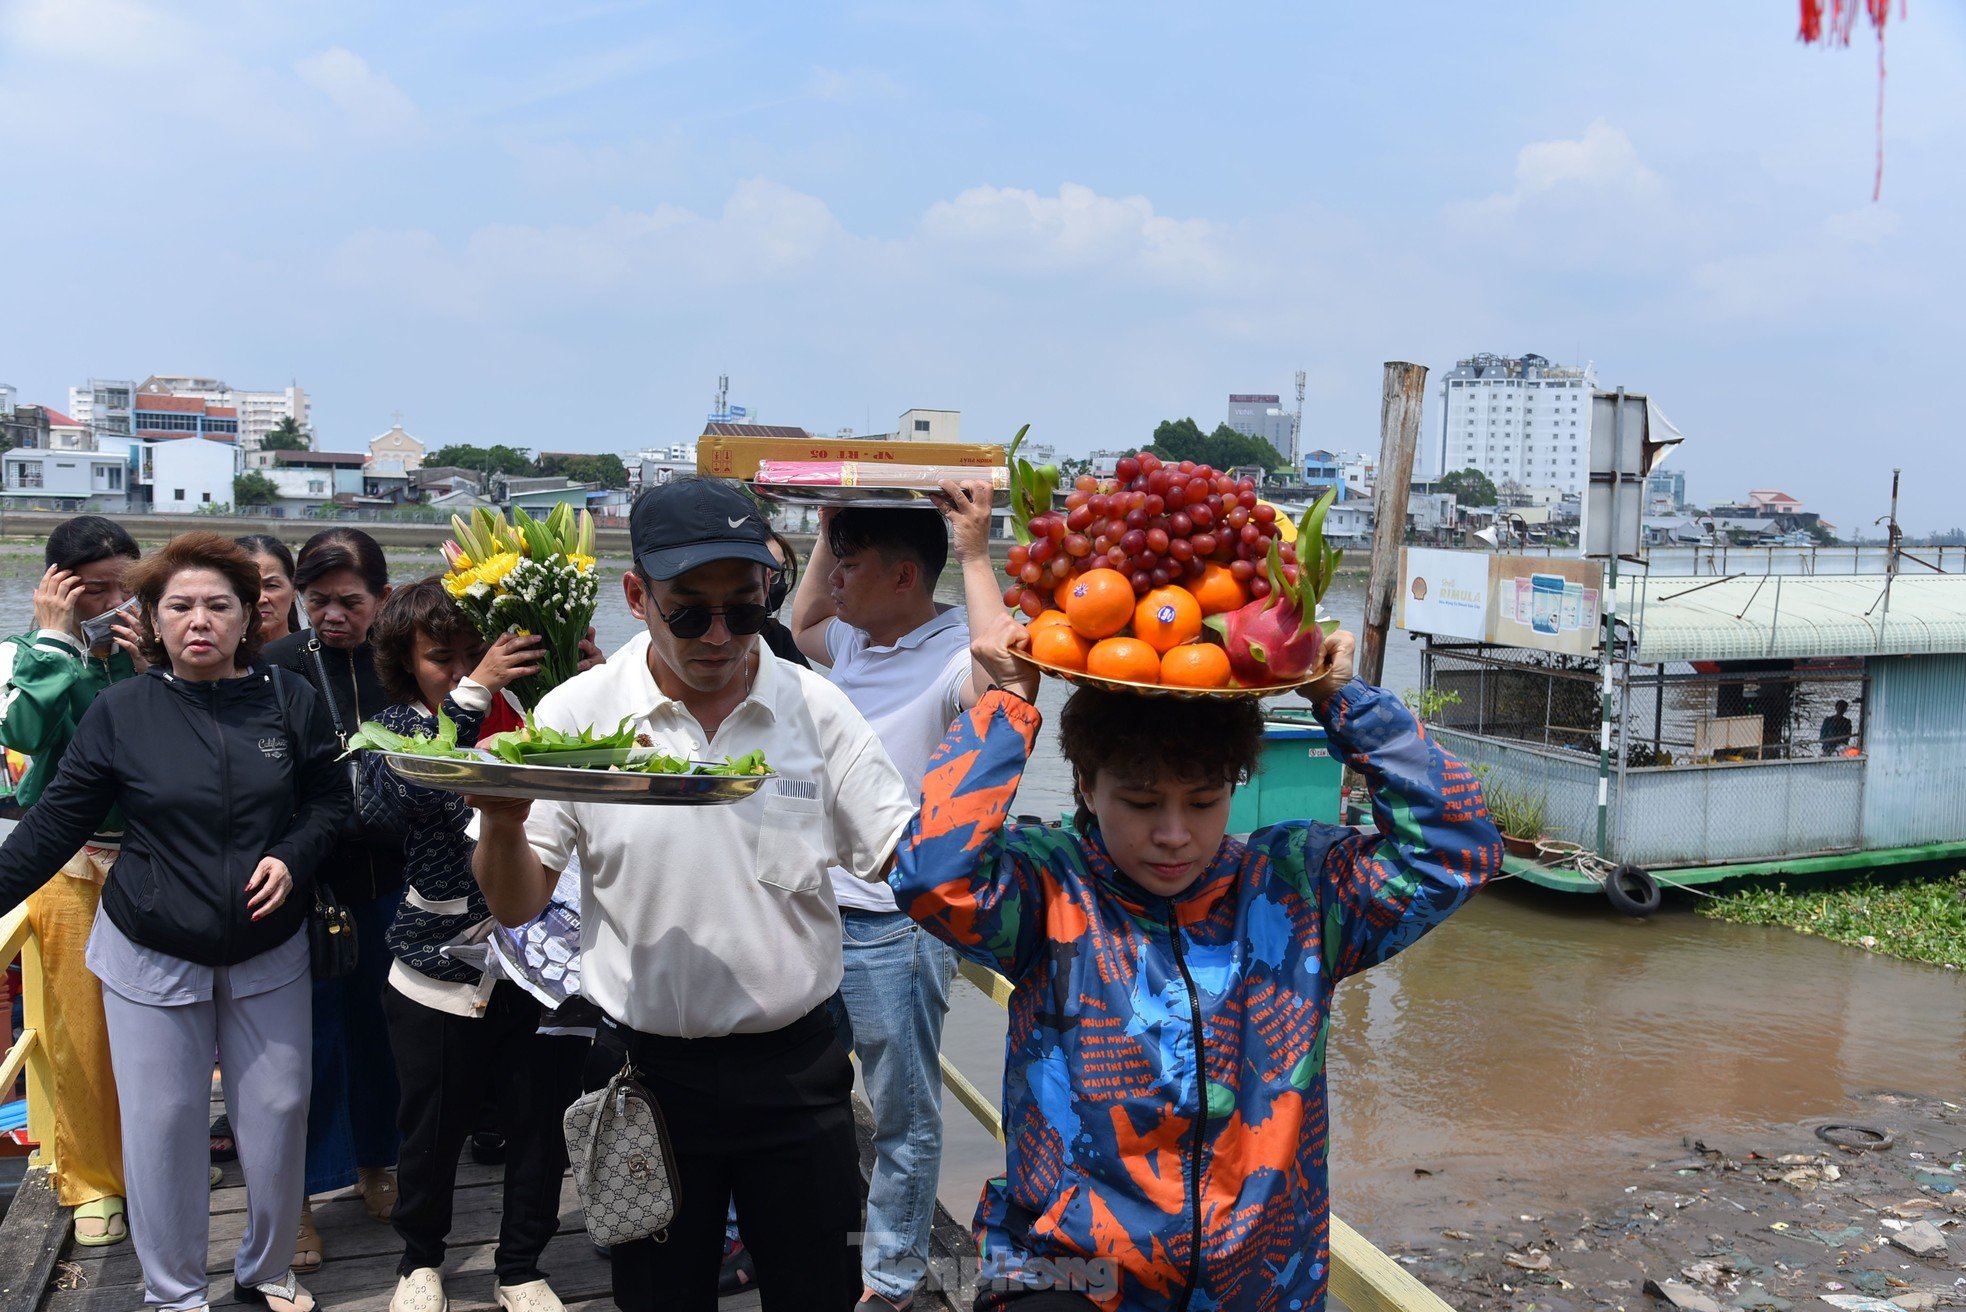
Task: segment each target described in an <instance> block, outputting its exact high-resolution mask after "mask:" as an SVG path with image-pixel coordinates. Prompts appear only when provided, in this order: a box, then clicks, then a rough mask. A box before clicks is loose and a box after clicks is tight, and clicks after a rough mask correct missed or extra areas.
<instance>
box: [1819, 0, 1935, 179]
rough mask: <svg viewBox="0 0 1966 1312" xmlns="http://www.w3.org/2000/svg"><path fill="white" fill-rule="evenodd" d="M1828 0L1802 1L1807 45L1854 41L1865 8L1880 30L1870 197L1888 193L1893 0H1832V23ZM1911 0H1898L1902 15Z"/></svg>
mask: <svg viewBox="0 0 1966 1312" xmlns="http://www.w3.org/2000/svg"><path fill="white" fill-rule="evenodd" d="M1824 3H1825V0H1801V5H1802V23H1801V26H1800V28H1799V29H1798V30H1797V32H1796V38H1797V39H1798V40H1799V41H1801V42H1802V43H1803V44H1804V45H1818V44H1822V45H1840V46H1847V45H1849V44H1850V32H1851V30H1852V29H1853V28H1855V27H1856V25H1857V14H1858V12H1859V11H1861V12H1862V13H1863V15H1864V17H1866V18H1868V19H1870V25H1871V26H1872V27H1874V28H1876V29H1877V173H1876V176H1875V177H1874V179H1873V180H1872V183H1871V192H1870V198H1871V199H1872V200H1873V201H1874V200H1876V199H1878V198H1879V197H1880V196H1882V195H1883V194H1884V24H1885V22H1886V21H1887V20H1888V19H1889V18H1890V17H1891V0H1828V6H1829V22H1828V24H1827V25H1825V23H1824V22H1823V8H1824ZM1908 3H1909V0H1898V18H1899V20H1900V21H1902V20H1903V18H1904V16H1905V7H1906V5H1907V4H1908Z"/></svg>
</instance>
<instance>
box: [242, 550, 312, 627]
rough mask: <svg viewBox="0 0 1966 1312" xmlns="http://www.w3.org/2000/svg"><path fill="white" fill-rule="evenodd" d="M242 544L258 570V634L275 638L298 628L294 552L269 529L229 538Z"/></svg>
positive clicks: (298, 616)
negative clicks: (268, 530)
mask: <svg viewBox="0 0 1966 1312" xmlns="http://www.w3.org/2000/svg"><path fill="white" fill-rule="evenodd" d="M232 540H233V541H234V542H237V543H238V544H239V545H240V546H242V547H244V548H245V549H246V550H247V552H248V553H250V554H251V556H252V558H253V565H254V566H255V567H256V568H258V570H259V638H260V641H261V642H267V643H272V642H277V641H279V640H280V639H281V638H284V637H286V636H287V635H288V634H289V633H298V632H299V631H300V607H299V605H298V603H296V602H295V600H294V597H295V592H294V553H293V552H291V551H288V550H287V544H286V543H284V542H282V541H280V539H278V538H276V537H274V536H273V535H272V534H271V533H248V534H246V535H245V536H244V537H238V538H234V539H232Z"/></svg>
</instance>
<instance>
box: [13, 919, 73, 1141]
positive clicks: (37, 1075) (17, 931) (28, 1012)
mask: <svg viewBox="0 0 1966 1312" xmlns="http://www.w3.org/2000/svg"><path fill="white" fill-rule="evenodd" d="M16 953H18V954H19V956H20V977H21V1013H22V1022H21V1032H20V1037H19V1038H18V1039H15V1040H14V1042H13V1044H12V1046H10V1047H9V1048H8V1049H7V1053H6V1056H5V1057H4V1058H0V1094H4V1093H6V1092H10V1091H11V1090H12V1089H13V1087H14V1080H15V1079H16V1078H17V1077H18V1076H19V1075H20V1074H21V1072H22V1071H26V1072H27V1137H28V1138H29V1139H31V1140H33V1141H34V1142H35V1143H36V1144H38V1145H40V1147H39V1149H38V1150H37V1151H36V1153H35V1156H34V1163H33V1164H34V1165H35V1166H39V1167H45V1168H46V1169H47V1172H48V1174H49V1175H50V1176H52V1175H53V1174H54V1173H55V1171H56V1169H57V1167H58V1165H59V1164H58V1163H57V1162H56V1161H55V1134H54V1128H55V1126H54V1111H55V1102H54V1075H53V1071H52V1070H51V1068H50V1066H49V1064H48V1048H47V1041H46V1038H45V1037H44V1036H45V1035H46V1034H47V1032H48V1018H47V1006H46V998H45V994H44V992H43V980H42V975H41V945H40V942H39V941H38V940H37V939H36V938H35V937H34V930H33V927H32V926H31V925H29V924H28V921H27V906H26V904H25V903H23V904H22V905H20V906H18V907H15V908H14V909H13V910H12V911H10V912H8V913H7V914H6V915H4V916H0V966H4V965H5V964H6V963H7V962H9V961H12V960H13V959H14V956H15V954H16Z"/></svg>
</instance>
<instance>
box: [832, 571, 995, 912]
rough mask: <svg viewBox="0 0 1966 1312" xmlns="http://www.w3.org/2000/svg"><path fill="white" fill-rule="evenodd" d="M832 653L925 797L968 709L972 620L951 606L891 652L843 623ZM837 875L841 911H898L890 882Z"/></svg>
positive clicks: (858, 703)
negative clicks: (926, 782) (928, 780)
mask: <svg viewBox="0 0 1966 1312" xmlns="http://www.w3.org/2000/svg"><path fill="white" fill-rule="evenodd" d="M826 654H827V659H828V662H829V663H830V664H831V665H832V667H833V686H834V687H835V688H838V689H839V690H840V691H841V692H843V693H845V694H846V696H847V700H848V701H850V702H852V703H853V706H854V709H855V710H857V711H859V712H860V713H861V714H862V715H864V716H866V717H867V723H869V724H871V725H873V726H874V732H875V733H877V734H879V735H880V739H881V746H883V747H885V748H886V749H887V754H888V757H889V758H890V759H891V760H893V762H894V766H895V768H896V769H897V770H899V771H901V781H902V782H903V783H905V784H906V785H907V786H908V793H909V795H910V796H911V797H913V798H915V799H917V800H919V799H920V797H921V795H922V776H923V775H924V774H926V773H927V772H928V758H929V757H930V756H932V755H934V754H935V749H936V748H937V747H938V746H940V745H941V743H942V740H943V739H944V738H945V737H947V736H948V733H949V721H951V720H953V719H955V718H956V716H957V714H958V713H959V712H961V710H962V695H963V684H964V683H965V682H967V680H968V678H969V670H970V656H969V620H968V618H967V617H966V616H965V615H964V614H963V612H962V611H961V610H960V609H956V608H953V607H945V608H944V609H943V610H942V611H940V612H939V613H938V614H937V615H936V617H935V618H934V619H932V620H930V621H928V622H927V623H926V624H923V625H922V626H921V627H920V628H918V629H915V630H914V631H913V632H911V633H909V634H907V635H905V636H904V637H902V638H901V639H900V640H898V641H897V642H896V643H895V644H894V645H893V646H891V647H871V646H869V645H868V644H867V634H866V631H865V630H862V629H856V628H854V627H853V626H852V625H850V624H846V623H843V622H841V621H840V620H837V619H836V620H834V621H832V622H831V623H830V624H828V625H827V626H826ZM832 874H833V896H835V897H836V898H838V899H839V903H840V905H841V906H843V907H853V908H855V909H857V910H861V911H894V910H896V909H897V908H896V906H895V902H894V893H893V891H892V890H891V889H889V888H888V886H887V885H886V884H878V883H877V884H870V883H867V882H866V881H864V880H860V879H855V878H854V877H853V875H852V874H851V873H849V872H848V871H846V870H842V869H839V868H838V867H835V868H834V870H833V872H832Z"/></svg>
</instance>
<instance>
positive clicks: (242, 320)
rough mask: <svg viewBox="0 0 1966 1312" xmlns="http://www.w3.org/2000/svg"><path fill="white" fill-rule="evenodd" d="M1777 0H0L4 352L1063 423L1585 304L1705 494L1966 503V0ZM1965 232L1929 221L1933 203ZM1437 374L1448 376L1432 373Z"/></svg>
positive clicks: (1171, 402)
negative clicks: (1880, 132) (1802, 13)
mask: <svg viewBox="0 0 1966 1312" xmlns="http://www.w3.org/2000/svg"><path fill="white" fill-rule="evenodd" d="M1794 27H1795V6H1794V4H1793V3H1792V2H1791V0H1753V2H1751V3H1739V4H1720V5H1716V4H1712V3H1698V4H1695V3H1690V2H1670V0H1669V2H1665V3H1655V4H1646V5H1630V4H1624V5H1612V4H1602V3H1599V4H1591V3H1575V4H1564V3H1550V4H1545V5H1541V6H1535V7H1531V8H1529V9H1522V10H1517V11H1511V10H1509V9H1507V8H1506V7H1505V8H1500V9H1498V8H1496V7H1494V6H1479V5H1469V4H1465V3H1453V4H1412V5H1405V6H1390V5H1349V6H1336V5H1329V4H1303V3H1298V4H1279V5H1254V4H1250V5H1233V4H1224V5H1197V4H1189V5H1179V6H1176V5H1163V4H1155V3H1128V4H1117V3H1113V4H1098V3H1088V4H1056V3H1052V4H1039V3H1028V4H1024V3H996V4H988V3H965V2H962V0H952V2H950V3H934V2H928V0H923V2H917V3H870V4H861V5H823V4H750V5H718V6H712V5H659V4H632V3H585V4H583V3H580V0H567V2H566V3H559V4H550V5H549V4H538V3H527V4H517V3H474V4H469V5H459V6H455V7H446V6H443V5H438V4H420V5H415V6H407V5H384V4H361V3H344V2H337V3H325V2H309V0H301V2H299V3H271V2H268V0H259V2H257V3H209V4H177V5H164V4H150V3H146V2H145V0H0V159H5V161H6V166H7V170H8V174H9V177H10V181H11V183H12V186H11V187H10V189H9V190H10V195H9V198H8V201H7V203H6V204H5V205H4V206H0V269H4V272H5V280H6V286H7V289H8V291H9V293H10V296H9V300H10V303H11V306H12V311H13V312H11V313H9V314H8V315H7V316H6V327H5V328H4V329H0V380H4V381H7V382H11V383H13V384H15V385H16V386H18V387H19V388H20V389H21V391H22V394H23V399H25V400H45V401H48V402H50V403H52V404H55V405H57V406H60V405H63V404H65V399H66V390H65V389H66V388H67V386H68V385H69V384H70V383H73V382H79V381H81V380H82V379H84V378H86V377H88V376H90V375H91V374H94V375H101V376H135V377H139V378H141V377H142V376H143V375H145V374H147V373H151V372H198V373H208V374H215V375H218V376H221V377H224V378H226V379H228V380H230V381H232V382H233V383H234V384H235V385H239V386H253V387H263V386H277V385H282V384H284V383H285V382H286V381H287V380H289V379H298V380H299V381H300V382H301V383H302V385H304V386H305V387H307V388H308V389H309V391H310V392H311V394H312V395H313V397H314V401H315V418H316V426H317V429H318V430H319V431H320V433H321V434H322V437H323V439H324V444H325V445H327V446H329V447H335V448H343V449H354V448H356V447H358V446H359V445H360V444H361V443H363V442H365V441H366V439H367V438H368V437H369V436H371V435H372V434H374V433H377V432H380V431H382V430H383V429H385V428H387V427H388V426H389V423H390V422H391V416H392V413H393V412H395V411H398V410H400V411H402V412H403V415H404V418H405V422H406V424H407V425H408V426H409V428H410V429H411V431H413V432H415V433H417V434H419V435H420V436H422V437H424V438H425V439H426V440H429V441H433V442H446V441H467V442H484V443H488V442H493V441H504V442H511V443H514V444H517V445H523V446H530V447H533V448H535V449H558V450H569V449H594V450H622V449H627V448H631V447H636V446H641V445H644V444H648V443H652V442H654V443H667V442H670V441H675V440H680V439H684V438H687V437H689V436H692V435H693V434H694V433H696V432H697V431H699V429H698V425H699V424H700V422H701V420H702V417H703V412H704V411H705V409H706V408H707V402H708V401H709V398H710V395H711V392H712V389H713V387H714V383H715V379H716V376H717V375H718V374H719V373H728V374H730V375H731V377H732V380H733V382H732V395H733V399H734V400H736V401H739V402H741V403H744V404H747V405H749V406H751V407H752V408H753V409H754V410H755V411H757V412H759V413H760V414H761V415H762V417H763V419H764V420H765V421H767V422H774V421H775V422H782V423H798V424H804V425H806V426H808V427H811V428H814V429H817V430H822V431H825V430H831V429H833V428H836V427H840V426H852V427H854V428H857V429H862V430H865V429H867V428H869V427H870V426H871V427H873V428H875V429H881V428H885V427H888V426H891V424H892V423H893V420H894V418H895V416H896V415H897V414H899V412H900V411H902V410H903V409H905V408H908V407H910V406H930V407H941V408H955V409H960V410H961V411H962V412H963V425H964V428H963V431H964V435H965V437H968V438H971V439H976V440H988V439H995V438H999V437H1004V436H1008V434H1009V433H1011V432H1012V431H1014V430H1015V428H1016V427H1017V426H1018V425H1019V424H1020V423H1023V422H1025V421H1030V422H1031V423H1032V424H1033V433H1034V435H1035V436H1038V437H1041V438H1045V439H1049V440H1052V441H1054V442H1056V443H1057V444H1058V446H1059V447H1060V448H1061V449H1062V450H1067V451H1071V450H1083V449H1088V448H1091V447H1094V446H1120V445H1125V444H1130V443H1134V442H1137V441H1144V440H1145V439H1146V438H1147V437H1148V436H1149V434H1150V433H1151V431H1152V428H1153V425H1154V424H1155V422H1157V421H1158V420H1160V419H1162V418H1167V417H1173V416H1180V415H1189V414H1192V415H1194V416H1195V417H1196V418H1197V419H1199V420H1201V421H1203V423H1204V425H1207V424H1210V423H1213V422H1214V421H1216V420H1218V419H1220V418H1221V416H1222V411H1223V406H1224V401H1225V397H1226V394H1227V393H1229V392H1231V391H1277V392H1287V391H1288V389H1289V386H1290V378H1291V374H1292V372H1293V371H1294V370H1295V369H1298V368H1304V369H1307V370H1308V371H1309V372H1310V378H1311V382H1310V395H1309V398H1308V400H1307V403H1306V422H1305V429H1306V439H1307V441H1309V442H1311V443H1315V444H1318V445H1326V446H1333V447H1359V446H1370V445H1373V444H1376V441H1377V423H1378V404H1379V386H1380V365H1381V362H1382V361H1385V360H1388V359H1411V360H1417V361H1419V362H1421V363H1424V364H1427V365H1429V366H1430V367H1432V368H1433V369H1434V370H1436V371H1437V372H1438V371H1440V370H1442V369H1445V368H1447V367H1450V366H1451V364H1452V362H1453V360H1454V359H1455V357H1457V356H1459V355H1465V354H1468V353H1471V352H1473V351H1477V350H1493V351H1503V352H1509V353H1516V352H1520V351H1524V350H1531V351H1536V352H1539V353H1541V354H1544V355H1547V356H1550V357H1552V358H1553V359H1557V360H1559V361H1565V362H1567V361H1570V360H1572V359H1574V358H1576V357H1578V356H1579V355H1580V354H1581V356H1582V357H1583V358H1588V359H1591V360H1594V361H1595V362H1596V364H1597V368H1598V370H1599V374H1600V378H1601V379H1602V381H1603V382H1605V383H1606V384H1609V385H1617V384H1620V383H1622V384H1624V385H1626V386H1628V387H1631V388H1632V389H1634V390H1649V391H1650V392H1651V393H1652V394H1653V396H1654V397H1655V398H1657V399H1658V401H1659V402H1660V404H1661V406H1662V407H1663V408H1664V410H1665V411H1666V412H1667V413H1668V414H1669V415H1671V417H1672V418H1673V420H1674V421H1675V422H1676V423H1677V424H1678V425H1679V426H1680V427H1681V428H1682V429H1683V430H1684V431H1685V432H1686V433H1687V434H1688V436H1689V441H1688V443H1687V446H1686V449H1685V450H1684V452H1683V454H1682V456H1680V457H1676V459H1683V461H1684V465H1685V468H1686V470H1687V474H1688V484H1689V491H1690V492H1691V493H1692V494H1693V495H1694V496H1695V497H1697V498H1702V499H1718V498H1724V497H1729V496H1739V495H1742V494H1745V492H1746V491H1747V490H1748V489H1749V488H1750V487H1758V486H1778V487H1782V488H1785V489H1787V490H1788V491H1790V492H1792V493H1794V494H1796V495H1798V496H1800V497H1802V498H1804V500H1805V501H1806V502H1808V503H1809V504H1811V505H1813V506H1817V507H1820V508H1821V509H1823V510H1824V511H1825V512H1826V513H1828V514H1829V516H1830V517H1831V518H1832V519H1833V520H1835V521H1836V522H1837V523H1838V524H1839V525H1841V526H1844V527H1845V528H1846V529H1848V528H1850V527H1853V526H1856V525H1859V524H1867V523H1868V522H1869V521H1870V520H1871V519H1873V518H1874V517H1875V516H1876V515H1878V514H1880V513H1882V511H1883V509H1884V503H1885V498H1886V495H1887V493H1888V482H1889V469H1890V467H1891V466H1892V465H1893V464H1900V465H1903V466H1904V467H1905V469H1906V473H1907V480H1906V482H1907V491H1906V496H1905V509H1904V514H1903V517H1904V520H1905V522H1906V524H1907V526H1908V527H1909V528H1910V529H1912V530H1913V531H1917V532H1923V531H1927V530H1929V529H1931V528H1935V527H1946V526H1951V525H1954V524H1966V507H1962V506H1961V504H1960V498H1959V488H1960V487H1961V485H1962V483H1966V454H1962V452H1966V444H1962V442H1961V432H1960V430H1961V423H1960V418H1959V415H1960V405H1959V400H1958V397H1959V388H1958V386H1957V383H1956V381H1955V380H1956V379H1957V378H1958V376H1959V375H1960V372H1961V358H1962V355H1966V349H1963V348H1966V329H1962V327H1961V322H1962V315H1961V302H1962V299H1963V298H1962V293H1966V251H1962V239H1961V236H1960V234H1961V232H1962V231H1966V221H1962V214H1966V169H1962V168H1961V159H1962V154H1963V153H1966V152H1962V146H1961V143H1962V141H1966V16H1963V13H1962V8H1961V6H1960V5H1959V4H1958V3H1956V2H1955V0H1921V2H1920V3H1917V4H1914V5H1913V6H1912V7H1911V12H1910V14H1909V16H1908V18H1906V19H1905V21H1903V22H1902V23H1898V22H1895V21H1894V23H1893V25H1892V29H1891V35H1890V45H1889V50H1888V53H1889V57H1890V81H1889V85H1888V93H1887V97H1888V98H1887V107H1886V168H1885V178H1884V196H1883V200H1882V201H1881V202H1880V203H1876V204H1873V203H1872V202H1871V199H1870V184H1871V167H1872V152H1873V136H1872V133H1873V119H1872V113H1873V106H1874V96H1875V90H1876V82H1875V78H1876V59H1875V47H1874V45H1873V43H1872V42H1871V41H1870V39H1869V37H1868V36H1867V35H1866V34H1863V33H1860V34H1859V37H1858V40H1857V43H1856V44H1855V45H1854V46H1853V47H1852V48H1851V49H1849V50H1846V51H1838V52H1834V53H1826V52H1824V51H1821V50H1811V49H1805V48H1803V47H1800V46H1798V45H1797V44H1796V43H1795V41H1794V40H1793V31H1794ZM1948 234H1950V235H1948ZM1428 420H1429V423H1430V424H1431V423H1433V422H1436V421H1437V410H1436V409H1435V407H1434V406H1433V405H1430V407H1429V416H1428Z"/></svg>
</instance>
